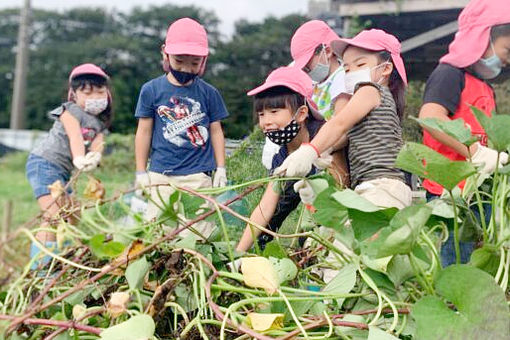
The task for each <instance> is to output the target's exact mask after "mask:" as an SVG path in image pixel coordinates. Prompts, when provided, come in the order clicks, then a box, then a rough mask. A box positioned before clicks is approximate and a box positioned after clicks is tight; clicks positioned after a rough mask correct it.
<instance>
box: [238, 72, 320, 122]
mask: <svg viewBox="0 0 510 340" xmlns="http://www.w3.org/2000/svg"><path fill="white" fill-rule="evenodd" d="M275 86H285V87H288V88H289V89H291V90H292V91H294V92H297V93H299V94H300V95H302V96H303V97H305V98H306V102H307V104H308V105H309V106H310V108H311V109H312V110H311V111H312V114H313V116H314V117H315V118H317V119H320V120H322V119H324V117H322V116H321V115H320V113H319V110H318V108H317V104H315V102H314V101H313V100H312V94H313V84H312V79H311V78H310V77H309V76H308V74H306V72H304V71H303V70H301V69H300V68H298V67H296V66H283V67H279V68H277V69H276V70H274V71H272V72H271V73H270V74H269V76H267V78H266V81H265V82H264V84H262V85H260V86H258V87H256V88H254V89H253V90H251V91H249V92H248V93H247V94H248V96H255V95H257V94H259V93H261V92H264V91H265V90H267V89H270V88H272V87H275Z"/></svg>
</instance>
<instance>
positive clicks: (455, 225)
mask: <svg viewBox="0 0 510 340" xmlns="http://www.w3.org/2000/svg"><path fill="white" fill-rule="evenodd" d="M448 194H450V198H451V200H452V207H453V239H454V243H455V258H456V263H457V264H460V245H459V217H458V212H457V204H456V203H455V199H454V197H453V193H452V191H451V190H448Z"/></svg>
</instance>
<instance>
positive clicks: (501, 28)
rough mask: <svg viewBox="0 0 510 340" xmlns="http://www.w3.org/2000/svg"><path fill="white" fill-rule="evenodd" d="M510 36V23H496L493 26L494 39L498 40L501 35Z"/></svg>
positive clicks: (492, 36)
mask: <svg viewBox="0 0 510 340" xmlns="http://www.w3.org/2000/svg"><path fill="white" fill-rule="evenodd" d="M508 36H510V23H508V24H502V25H496V26H492V27H491V39H492V41H494V40H496V39H497V38H499V37H508Z"/></svg>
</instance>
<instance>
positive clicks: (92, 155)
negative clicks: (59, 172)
mask: <svg viewBox="0 0 510 340" xmlns="http://www.w3.org/2000/svg"><path fill="white" fill-rule="evenodd" d="M85 159H87V161H88V162H89V163H90V166H91V167H92V169H95V168H96V167H97V166H98V165H99V162H101V153H100V152H97V151H90V152H88V153H87V154H86V155H85Z"/></svg>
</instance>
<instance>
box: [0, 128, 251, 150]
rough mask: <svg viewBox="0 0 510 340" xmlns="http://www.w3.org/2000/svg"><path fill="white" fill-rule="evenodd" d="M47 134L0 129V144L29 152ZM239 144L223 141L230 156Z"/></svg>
mask: <svg viewBox="0 0 510 340" xmlns="http://www.w3.org/2000/svg"><path fill="white" fill-rule="evenodd" d="M47 134H48V132H47V131H39V130H11V129H0V144H3V145H5V146H7V147H9V148H12V149H16V150H20V151H30V150H31V149H32V148H33V147H34V145H35V144H36V143H37V142H38V141H39V140H41V139H42V138H44V137H46V135H47ZM241 143H242V141H241V140H236V139H228V138H227V139H226V141H225V149H226V152H227V155H230V154H231V153H232V152H233V151H234V150H236V149H237V148H238V147H239V146H240V145H241Z"/></svg>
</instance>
